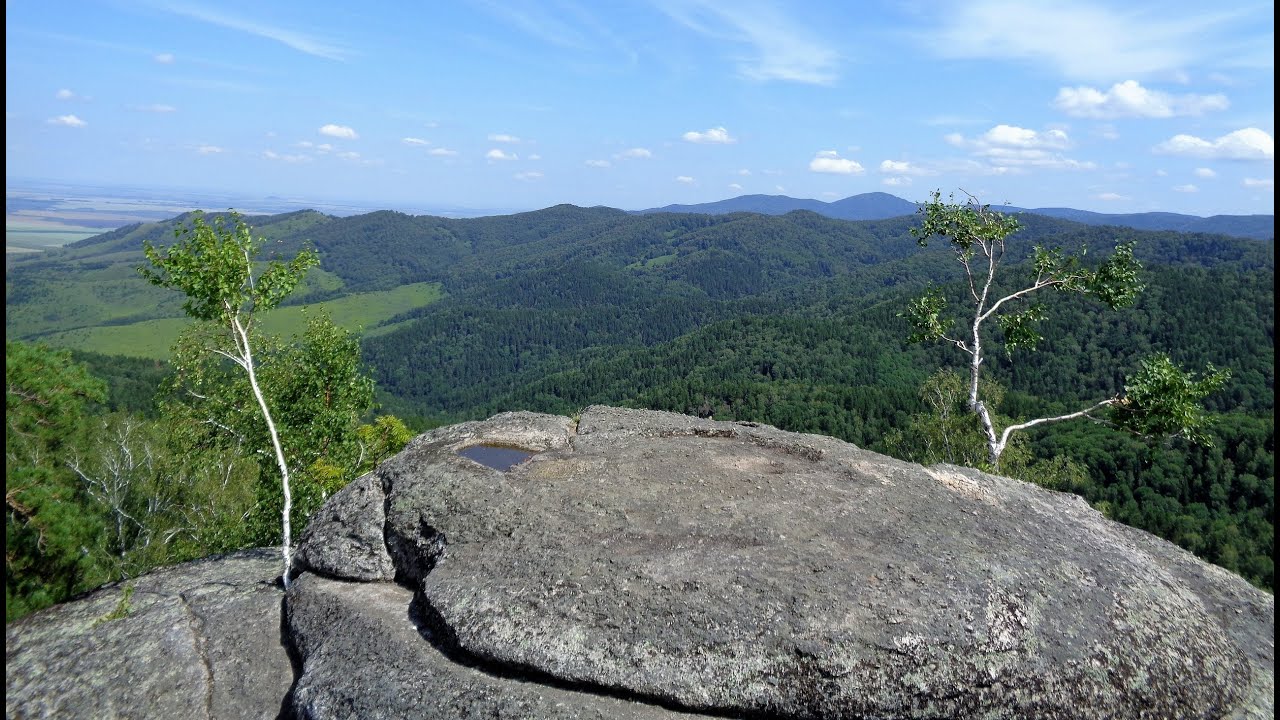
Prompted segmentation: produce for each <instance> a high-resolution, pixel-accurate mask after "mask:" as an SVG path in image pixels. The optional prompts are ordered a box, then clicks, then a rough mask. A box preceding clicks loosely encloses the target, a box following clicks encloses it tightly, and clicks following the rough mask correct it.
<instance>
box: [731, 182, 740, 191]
mask: <svg viewBox="0 0 1280 720" xmlns="http://www.w3.org/2000/svg"><path fill="white" fill-rule="evenodd" d="M729 189H730V190H741V189H742V186H741V185H739V184H738V183H729Z"/></svg>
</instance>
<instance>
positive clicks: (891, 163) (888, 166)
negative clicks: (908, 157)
mask: <svg viewBox="0 0 1280 720" xmlns="http://www.w3.org/2000/svg"><path fill="white" fill-rule="evenodd" d="M880 172H882V173H884V174H885V175H937V174H938V173H937V172H936V171H934V170H930V169H928V168H923V167H920V166H919V165H915V164H913V163H910V162H907V161H905V160H884V161H882V162H881V163H880Z"/></svg>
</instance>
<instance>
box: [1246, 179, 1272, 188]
mask: <svg viewBox="0 0 1280 720" xmlns="http://www.w3.org/2000/svg"><path fill="white" fill-rule="evenodd" d="M1240 184H1241V185H1244V186H1245V187H1250V188H1273V187H1275V186H1276V179H1275V178H1250V177H1247V178H1245V179H1244V180H1242V181H1241V182H1240Z"/></svg>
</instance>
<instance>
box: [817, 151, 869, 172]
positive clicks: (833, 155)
mask: <svg viewBox="0 0 1280 720" xmlns="http://www.w3.org/2000/svg"><path fill="white" fill-rule="evenodd" d="M809 169H810V170H812V171H813V172H820V173H832V174H834V175H861V174H862V172H863V168H862V165H860V164H858V162H857V161H856V160H849V159H847V158H842V157H840V153H838V152H836V151H835V150H819V151H818V154H817V155H814V156H813V159H812V160H810V161H809Z"/></svg>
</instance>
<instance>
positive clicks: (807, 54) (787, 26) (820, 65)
mask: <svg viewBox="0 0 1280 720" xmlns="http://www.w3.org/2000/svg"><path fill="white" fill-rule="evenodd" d="M663 10H665V11H666V13H667V14H668V15H669V16H670V17H671V18H672V19H674V20H675V21H677V22H679V23H680V24H681V25H684V26H685V27H687V28H689V29H690V30H693V31H695V32H698V33H700V34H702V35H704V36H706V37H709V38H711V39H713V40H716V41H719V42H723V43H726V44H728V45H730V46H732V47H733V48H735V50H734V51H733V53H732V55H731V56H732V58H733V60H734V61H735V62H736V63H737V66H738V72H739V73H741V74H742V76H743V77H746V78H749V79H752V80H785V81H790V82H800V83H809V84H814V85H830V84H832V83H834V82H835V81H836V79H837V78H838V75H837V73H836V67H837V65H838V63H839V60H840V54H839V53H838V52H836V51H835V50H834V49H833V48H831V47H830V46H829V45H828V44H827V43H826V42H824V41H823V40H822V39H821V38H819V37H818V36H817V35H816V34H815V33H813V32H810V31H809V30H807V29H806V28H803V27H801V26H799V25H798V24H797V23H796V22H795V21H794V20H793V19H792V18H791V17H788V16H787V15H786V14H784V13H783V12H782V11H780V10H779V9H778V8H776V7H774V6H773V4H772V3H769V2H764V1H759V0H757V1H752V2H735V3H717V2H711V1H710V0H686V1H684V2H670V3H667V4H665V5H664V6H663ZM743 50H745V51H746V52H745V54H743Z"/></svg>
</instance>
